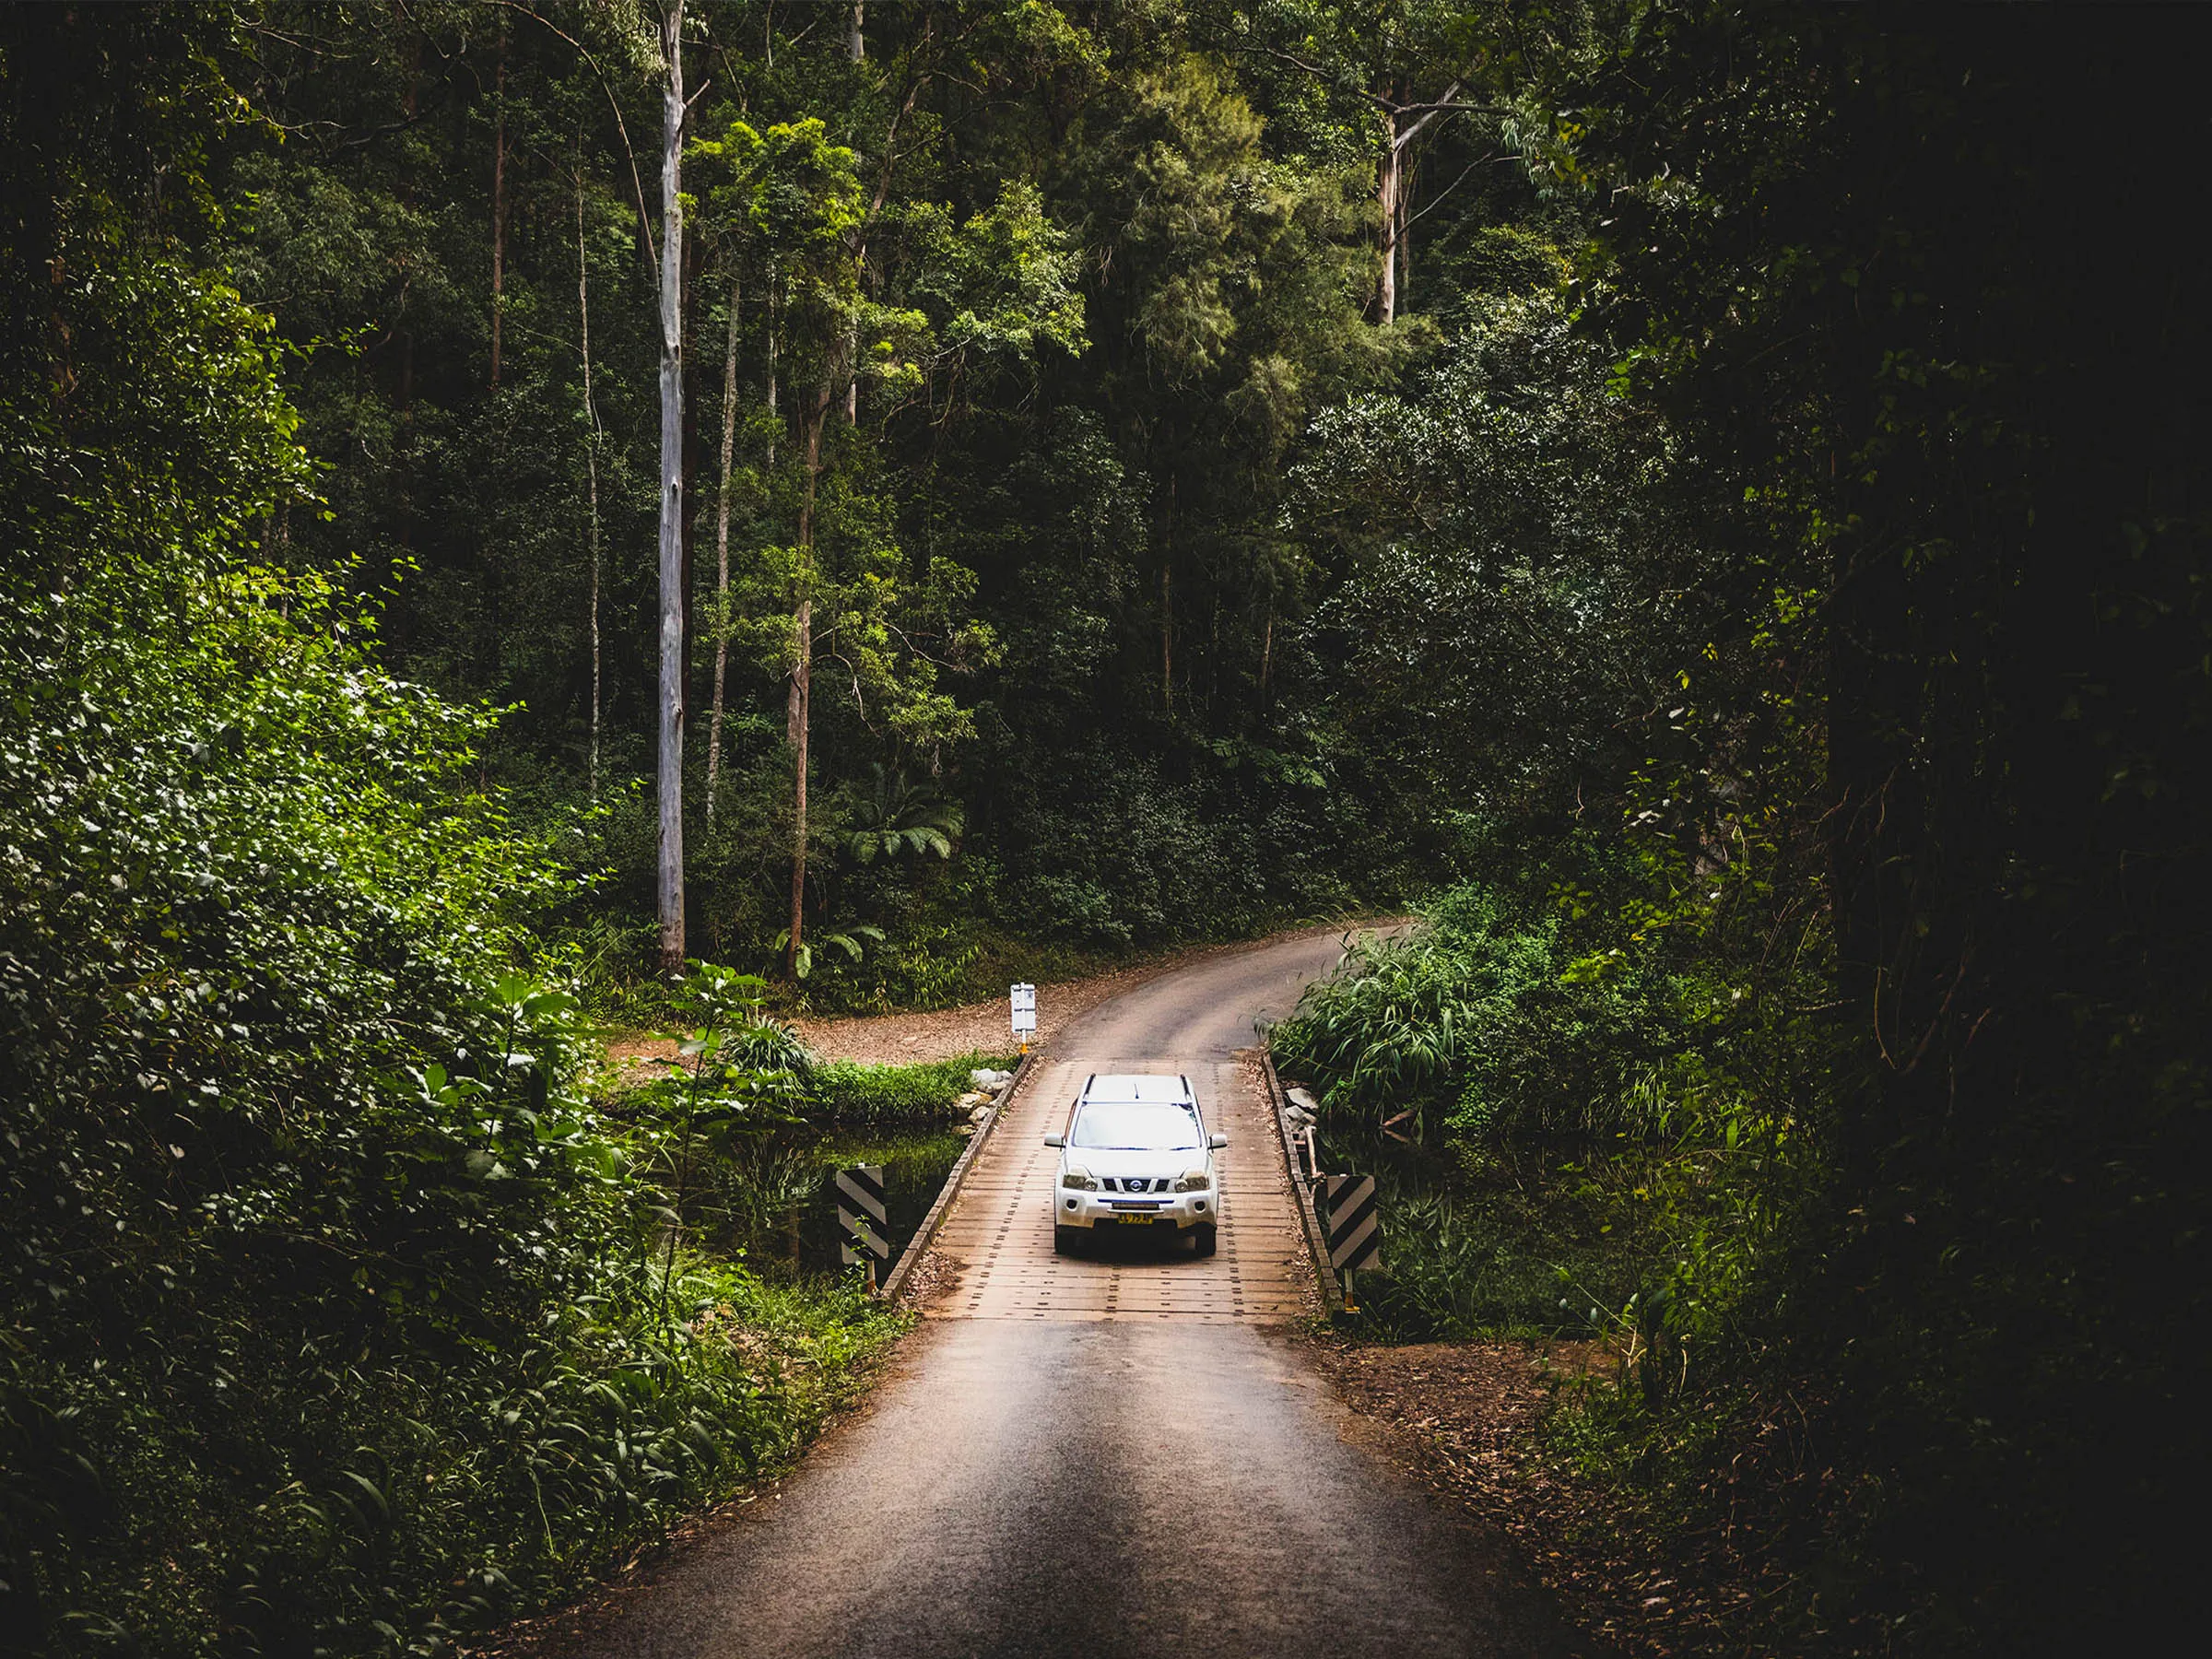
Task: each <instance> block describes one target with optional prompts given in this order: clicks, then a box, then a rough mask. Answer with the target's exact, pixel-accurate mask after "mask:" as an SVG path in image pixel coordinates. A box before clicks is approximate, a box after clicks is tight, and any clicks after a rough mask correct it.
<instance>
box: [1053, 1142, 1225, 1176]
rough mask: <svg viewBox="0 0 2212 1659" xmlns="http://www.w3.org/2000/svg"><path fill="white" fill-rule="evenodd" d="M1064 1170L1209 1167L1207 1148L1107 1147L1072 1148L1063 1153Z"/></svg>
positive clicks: (1170, 1171)
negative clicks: (1135, 1149)
mask: <svg viewBox="0 0 2212 1659" xmlns="http://www.w3.org/2000/svg"><path fill="white" fill-rule="evenodd" d="M1060 1167H1061V1168H1062V1169H1064V1170H1065V1169H1077V1170H1088V1171H1090V1172H1091V1173H1092V1174H1093V1175H1098V1176H1108V1175H1111V1176H1112V1177H1113V1178H1114V1179H1115V1180H1117V1181H1118V1180H1120V1179H1121V1178H1122V1177H1123V1176H1124V1175H1171V1176H1172V1175H1180V1174H1182V1172H1183V1171H1185V1170H1203V1169H1205V1168H1206V1148H1205V1147H1190V1148H1188V1149H1187V1150H1184V1151H1181V1152H1117V1151H1112V1150H1110V1149H1109V1148H1106V1147H1068V1149H1067V1150H1066V1151H1065V1152H1064V1153H1062V1154H1061V1165H1060Z"/></svg>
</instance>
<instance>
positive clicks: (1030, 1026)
mask: <svg viewBox="0 0 2212 1659" xmlns="http://www.w3.org/2000/svg"><path fill="white" fill-rule="evenodd" d="M1013 1005H1014V1035H1015V1036H1017V1037H1027V1036H1029V1035H1030V1034H1031V1033H1032V1032H1034V1031H1035V1030H1037V987H1036V986H1034V985H1016V986H1015V987H1014V991H1013Z"/></svg>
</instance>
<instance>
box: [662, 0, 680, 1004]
mask: <svg viewBox="0 0 2212 1659" xmlns="http://www.w3.org/2000/svg"><path fill="white" fill-rule="evenodd" d="M661 50H662V53H663V55H664V56H665V58H666V59H667V64H668V80H667V85H666V86H665V88H663V92H662V98H661V296H660V298H661V536H660V578H661V699H660V702H661V720H660V726H661V731H660V739H661V741H660V772H661V775H660V820H661V823H660V829H661V838H660V839H661V845H660V871H659V877H660V879H659V893H658V897H659V900H660V921H661V969H662V971H663V972H665V973H668V974H672V975H673V974H680V973H681V972H682V971H683V970H684V621H685V618H684V534H683V529H684V363H683V352H684V329H683V304H684V287H683V283H684V218H683V204H682V201H681V199H680V197H679V195H678V194H677V193H678V192H679V191H680V190H681V189H682V187H683V178H682V172H681V169H682V165H683V142H684V0H667V4H666V9H665V11H664V12H663V13H662V14H661Z"/></svg>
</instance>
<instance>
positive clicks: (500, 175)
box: [491, 23, 507, 392]
mask: <svg viewBox="0 0 2212 1659" xmlns="http://www.w3.org/2000/svg"><path fill="white" fill-rule="evenodd" d="M492 108H493V116H492V122H493V124H492V129H491V389H492V390H493V391H494V392H497V391H498V390H499V389H500V320H501V319H500V310H501V306H502V302H503V298H504V296H505V293H506V290H507V26H506V24H504V23H501V24H500V67H499V73H498V75H497V76H495V77H494V79H493V82H492Z"/></svg>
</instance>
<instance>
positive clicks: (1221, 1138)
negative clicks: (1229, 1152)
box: [1206, 1135, 1229, 1152]
mask: <svg viewBox="0 0 2212 1659" xmlns="http://www.w3.org/2000/svg"><path fill="white" fill-rule="evenodd" d="M1206 1145H1207V1146H1209V1147H1212V1148H1213V1149H1214V1150H1215V1151H1217V1152H1218V1151H1219V1150H1220V1149H1221V1148H1222V1147H1226V1146H1228V1145H1229V1136H1228V1135H1207V1136H1206Z"/></svg>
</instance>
